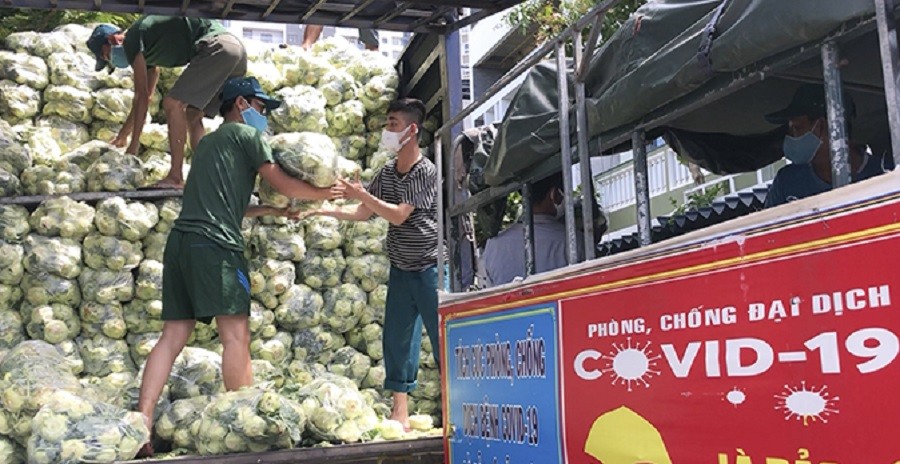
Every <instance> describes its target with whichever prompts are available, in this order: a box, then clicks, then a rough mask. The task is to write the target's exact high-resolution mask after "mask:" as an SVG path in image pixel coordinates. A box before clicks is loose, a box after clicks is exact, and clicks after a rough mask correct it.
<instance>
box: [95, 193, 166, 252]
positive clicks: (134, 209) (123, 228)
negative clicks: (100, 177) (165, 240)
mask: <svg viewBox="0 0 900 464" xmlns="http://www.w3.org/2000/svg"><path fill="white" fill-rule="evenodd" d="M94 222H95V223H96V224H97V230H98V231H99V232H100V233H101V234H103V235H111V236H116V237H119V238H123V239H125V240H129V241H133V242H136V241H140V240H142V239H143V238H144V237H146V236H147V234H149V233H150V231H151V230H153V228H154V227H155V226H156V224H157V223H158V222H159V210H158V209H157V208H156V205H154V204H153V203H140V202H126V201H125V199H123V198H122V197H112V198H107V199H105V200H103V201H101V202H99V203H97V214H96V215H95V216H94Z"/></svg>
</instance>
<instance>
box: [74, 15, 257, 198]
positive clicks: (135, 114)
mask: <svg viewBox="0 0 900 464" xmlns="http://www.w3.org/2000/svg"><path fill="white" fill-rule="evenodd" d="M87 45H88V48H90V50H91V51H92V52H93V53H94V56H95V57H96V58H97V71H100V70H102V69H104V68H109V70H110V71H112V70H113V69H114V68H127V67H129V66H131V68H132V69H133V70H134V100H133V101H132V104H131V112H130V113H129V114H128V119H126V121H125V124H123V126H122V129H121V130H120V131H119V134H118V135H117V136H116V138H115V139H113V140H112V143H113V145H115V146H117V147H124V146H126V144H127V145H128V148H127V149H126V150H125V151H126V153H130V154H133V155H136V154H137V153H138V149H139V148H140V139H141V132H142V131H143V129H144V123H145V120H146V116H147V108H148V107H149V104H150V97H151V96H152V95H153V91H154V89H155V88H156V84H157V82H158V81H159V68H160V67H163V68H179V67H182V66H185V65H187V68H185V70H184V72H183V73H182V74H181V77H179V78H178V80H177V81H176V82H175V85H174V86H173V87H172V89H171V90H170V91H169V93H168V95H166V96H165V97H164V98H163V102H162V104H163V109H164V110H165V112H166V121H167V123H168V126H169V152H170V154H171V156H172V162H171V163H172V164H171V167H170V169H169V174H168V175H167V176H166V177H165V178H164V179H163V180H162V181H160V182H159V183H158V184H157V185H156V186H155V187H158V188H182V187H183V186H184V177H183V175H182V170H181V168H182V165H183V164H184V144H185V142H186V140H185V139H186V138H187V137H188V134H190V142H191V148H192V149H193V150H196V149H197V144H198V143H199V142H200V139H201V138H202V137H203V135H204V134H205V131H204V129H203V116H204V114H205V115H206V116H207V117H210V118H212V117H215V116H216V114H217V113H218V111H219V106H220V105H221V102H220V101H219V98H218V95H219V93H221V91H222V86H223V84H224V83H225V81H226V80H228V79H229V78H231V77H242V76H244V75H245V74H247V52H246V50H244V45H243V44H241V41H240V40H239V39H238V38H237V37H235V36H233V35H231V34H229V33H228V32H227V31H226V30H225V28H224V27H223V26H222V25H221V24H220V23H219V22H218V21H213V20H209V19H203V18H179V17H170V16H156V15H148V16H143V17H141V18H140V19H139V20H137V22H135V23H134V24H132V26H131V27H130V28H128V30H127V31H122V30H120V29H119V28H118V27H116V26H113V25H110V24H101V25H100V26H97V27H96V28H95V29H94V32H93V33H92V34H91V37H90V38H89V39H88V42H87ZM129 136H131V141H130V143H129V141H128V138H129Z"/></svg>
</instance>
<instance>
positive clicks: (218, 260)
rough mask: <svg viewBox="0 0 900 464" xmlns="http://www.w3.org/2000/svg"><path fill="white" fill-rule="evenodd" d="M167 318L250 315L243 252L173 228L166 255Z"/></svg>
mask: <svg viewBox="0 0 900 464" xmlns="http://www.w3.org/2000/svg"><path fill="white" fill-rule="evenodd" d="M163 266H164V267H163V310H162V319H163V320H164V321H174V320H184V319H193V320H197V321H200V322H204V323H207V324H209V323H210V322H211V321H212V320H213V318H215V317H216V316H225V315H239V314H244V315H249V314H250V280H249V279H248V277H247V276H248V275H249V273H248V272H247V261H246V260H245V259H244V255H243V253H240V252H238V251H234V250H229V249H227V248H223V247H222V246H221V245H219V244H217V243H215V242H213V241H212V240H210V239H208V238H206V237H204V236H202V235H198V234H195V233H193V232H182V231H180V230H172V231H171V232H169V238H168V240H167V241H166V251H165V254H164V255H163Z"/></svg>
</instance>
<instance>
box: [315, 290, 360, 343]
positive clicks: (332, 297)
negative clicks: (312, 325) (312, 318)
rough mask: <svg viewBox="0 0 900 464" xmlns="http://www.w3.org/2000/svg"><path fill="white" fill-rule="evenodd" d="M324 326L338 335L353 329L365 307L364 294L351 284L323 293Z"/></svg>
mask: <svg viewBox="0 0 900 464" xmlns="http://www.w3.org/2000/svg"><path fill="white" fill-rule="evenodd" d="M324 299H325V306H324V315H325V324H327V325H328V326H329V327H331V328H332V329H333V330H335V331H336V332H338V333H344V332H347V331H349V330H350V329H352V328H353V327H355V326H356V325H357V324H358V323H359V320H360V318H361V317H362V314H363V311H364V310H365V307H366V293H365V292H364V291H363V290H362V289H361V288H359V287H357V286H356V285H353V284H341V285H340V286H338V287H335V288H329V289H328V290H326V291H325V296H324Z"/></svg>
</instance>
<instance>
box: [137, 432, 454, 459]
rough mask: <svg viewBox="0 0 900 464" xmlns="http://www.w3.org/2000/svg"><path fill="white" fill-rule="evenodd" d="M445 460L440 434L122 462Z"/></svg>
mask: <svg viewBox="0 0 900 464" xmlns="http://www.w3.org/2000/svg"><path fill="white" fill-rule="evenodd" d="M326 462H327V463H328V464H343V463H348V464H349V463H357V464H370V463H371V464H393V463H404V464H408V463H415V464H442V463H443V462H444V444H443V442H442V438H441V437H433V438H417V439H413V440H397V441H383V442H373V443H356V444H350V445H335V446H332V447H328V448H302V449H293V450H282V451H266V452H262V453H241V454H229V455H223V456H184V457H180V458H175V459H150V460H136V461H127V462H123V463H122V464H126V463H130V464H138V463H140V464H156V463H160V464H162V463H166V464H212V463H216V464H251V463H252V464H256V463H265V464H288V463H290V464H306V463H326Z"/></svg>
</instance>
